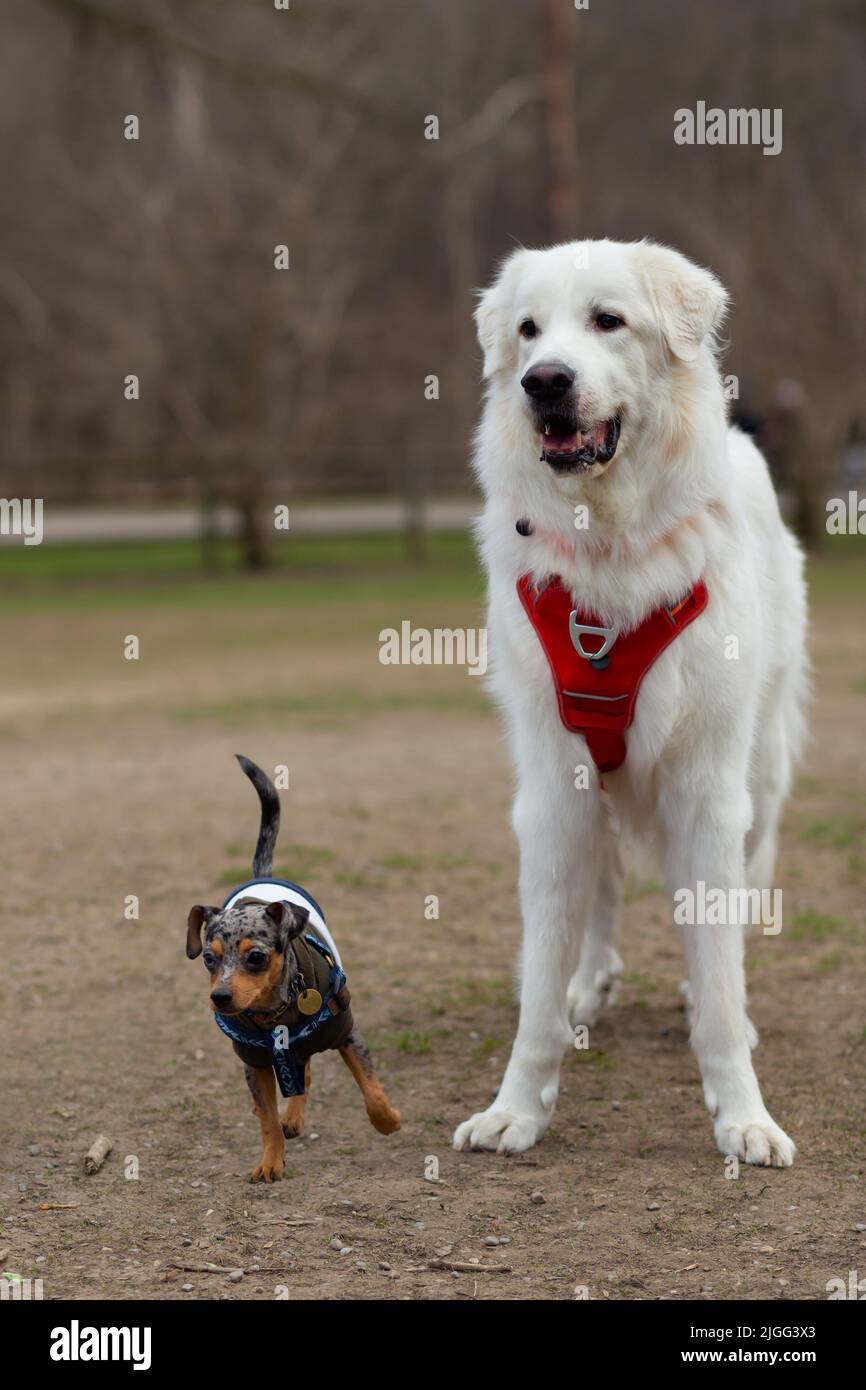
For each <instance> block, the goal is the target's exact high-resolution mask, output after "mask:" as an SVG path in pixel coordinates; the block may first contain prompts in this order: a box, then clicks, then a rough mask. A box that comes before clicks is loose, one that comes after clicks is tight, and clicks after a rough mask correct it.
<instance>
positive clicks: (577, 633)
mask: <svg viewBox="0 0 866 1390" xmlns="http://www.w3.org/2000/svg"><path fill="white" fill-rule="evenodd" d="M568 635H569V637H570V638H571V645H572V646H573V647H574V650H575V651H576V652H577V654H578V656H582V657H583V659H584V661H590V662H592V663H593V664H595V662H596V661H603V660H604V658H605V657H606V656H607V655H608V654H609V653H610V650H611V647H612V646H613V644H614V642H615V641H616V639H617V637H619V627H618V626H617V625H616V624H614V626H613V627H592V626H591V625H590V624H589V623H579V622H578V621H577V609H574V610H573V611H572V613H571V614H570V616H569V619H568ZM584 635H586V636H589V637H603V638H604V641H603V643H602V645H601V646H600V647H599V649H598V651H597V652H587V651H584V648H583V643H582V642H581V640H580V639H581V637H583V636H584Z"/></svg>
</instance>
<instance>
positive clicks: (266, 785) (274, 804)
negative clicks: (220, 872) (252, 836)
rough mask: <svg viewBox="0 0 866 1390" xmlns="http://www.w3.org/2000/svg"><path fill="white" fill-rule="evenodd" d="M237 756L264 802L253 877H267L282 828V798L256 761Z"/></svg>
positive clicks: (271, 868) (239, 754)
mask: <svg viewBox="0 0 866 1390" xmlns="http://www.w3.org/2000/svg"><path fill="white" fill-rule="evenodd" d="M235 757H236V758H237V760H238V762H239V763H240V765H241V767H242V769H243V771H244V772H245V773H246V774H247V776H248V777H249V779H250V781H251V782H252V784H253V786H254V787H255V789H256V791H257V792H258V794H259V801H260V802H261V803H262V823H261V825H260V826H259V838H258V841H257V842H256V852H255V854H254V855H253V878H267V877H268V876H269V875H270V874H271V873H272V872H273V867H274V846H275V845H276V843H277V834H278V832H279V829H280V798H279V797H278V795H277V789H276V787H275V786H274V784H273V782H272V781H271V779H270V777H268V776H267V775H266V773H264V772H262V769H261V768H260V767H256V765H255V763H253V762H250V760H249V758H245V757H244V756H243V754H242V753H236V754H235Z"/></svg>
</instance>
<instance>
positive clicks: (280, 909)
mask: <svg viewBox="0 0 866 1390" xmlns="http://www.w3.org/2000/svg"><path fill="white" fill-rule="evenodd" d="M265 915H266V916H268V917H270V919H271V921H272V922H273V923H274V924H275V925H276V926H278V927H279V929H280V950H281V951H284V950H285V949H286V947H287V946H288V944H289V942H290V941H294V939H295V937H296V936H300V935H301V932H302V931H303V930H304V928H305V927H306V925H307V923H308V922H309V920H310V914H309V912H308V911H307V909H306V908H305V907H298V905H297V903H290V902H287V901H286V900H285V899H283V901H282V902H278V903H268V905H267V907H266V908H265Z"/></svg>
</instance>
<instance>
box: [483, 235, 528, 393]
mask: <svg viewBox="0 0 866 1390" xmlns="http://www.w3.org/2000/svg"><path fill="white" fill-rule="evenodd" d="M524 254H525V253H524V252H523V250H522V249H521V250H519V251H514V252H512V254H511V255H510V256H509V257H508V258H507V259H506V260H504V261H503V262H502V265H501V266H500V267H499V272H498V274H497V276H496V279H495V280H494V281H493V283H492V284H491V285H490V286H489V287H488V288H487V289H486V290H482V292H481V297H480V299H479V301H478V307H477V308H476V310H475V329H476V332H477V333H478V341H479V343H480V344H481V348H482V351H483V352H484V370H483V376H484V379H485V381H486V380H487V378H488V377H490V376H492V375H493V373H494V372H498V371H501V370H502V368H503V367H507V366H508V363H509V361H510V360H511V357H512V356H513V353H514V347H515V344H514V342H512V341H511V335H510V333H509V328H510V324H509V311H510V292H511V286H512V283H513V278H514V275H515V272H516V269H517V262H518V261H519V260H521V259H522V257H523V256H524Z"/></svg>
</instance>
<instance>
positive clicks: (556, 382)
mask: <svg viewBox="0 0 866 1390" xmlns="http://www.w3.org/2000/svg"><path fill="white" fill-rule="evenodd" d="M574 376H575V374H574V372H573V371H572V370H571V367H567V366H566V365H565V363H564V362H537V363H536V364H535V366H534V367H530V368H529V371H528V372H526V373H525V374H524V375H523V376H522V377H521V378H520V384H521V386H522V387H523V389H524V391H525V392H526V394H527V395H528V396H531V397H532V399H533V400H534V401H558V400H559V399H560V398H561V397H562V396H564V395H565V393H566V391H567V390H568V389H569V387H570V386H572V385H573V383H574Z"/></svg>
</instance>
